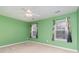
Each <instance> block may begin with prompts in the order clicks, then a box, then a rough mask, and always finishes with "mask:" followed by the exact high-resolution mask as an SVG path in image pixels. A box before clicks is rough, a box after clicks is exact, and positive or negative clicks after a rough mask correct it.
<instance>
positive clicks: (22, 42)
mask: <svg viewBox="0 0 79 59" xmlns="http://www.w3.org/2000/svg"><path fill="white" fill-rule="evenodd" d="M25 42H26V41H23V42H17V43H13V44H8V45H3V46H0V48H3V47H8V46H12V45H16V44H21V43H25Z"/></svg>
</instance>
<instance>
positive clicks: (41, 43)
mask: <svg viewBox="0 0 79 59" xmlns="http://www.w3.org/2000/svg"><path fill="white" fill-rule="evenodd" d="M30 42H34V43H38V44H43V45H47V46H51V47H55V48H60V49H64V50H69V51H73V52H78V50H75V49H70V48H64V47H60V46H56V45H51V44H46V43H40V42H37V41H30Z"/></svg>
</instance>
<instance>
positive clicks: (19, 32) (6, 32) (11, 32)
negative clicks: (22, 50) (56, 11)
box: [0, 11, 79, 50]
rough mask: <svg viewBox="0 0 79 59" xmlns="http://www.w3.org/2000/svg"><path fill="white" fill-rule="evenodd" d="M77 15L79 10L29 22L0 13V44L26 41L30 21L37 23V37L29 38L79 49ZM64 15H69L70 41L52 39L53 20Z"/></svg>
mask: <svg viewBox="0 0 79 59" xmlns="http://www.w3.org/2000/svg"><path fill="white" fill-rule="evenodd" d="M78 15H79V11H77V12H73V13H69V14H65V15H62V16H56V17H49V18H47V19H43V20H39V21H35V22H30V23H28V22H23V21H19V20H16V19H13V18H9V17H5V16H1V15H0V46H1V45H7V44H12V43H17V42H22V41H26V40H27V39H28V38H29V37H30V25H31V24H32V23H37V24H38V38H37V39H30V40H34V41H38V42H42V43H47V44H51V45H56V46H61V47H65V48H70V49H75V50H77V49H78V50H79V46H78V45H79V43H78V42H79V40H77V38H78V35H77V34H79V32H78V33H77V26H78V25H77V23H78V20H77V17H78ZM64 17H70V20H71V31H72V43H67V42H64V41H56V40H52V33H53V31H52V27H53V20H55V19H62V18H64Z"/></svg>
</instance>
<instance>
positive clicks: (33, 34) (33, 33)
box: [31, 24, 37, 38]
mask: <svg viewBox="0 0 79 59" xmlns="http://www.w3.org/2000/svg"><path fill="white" fill-rule="evenodd" d="M31 38H37V24H32V25H31Z"/></svg>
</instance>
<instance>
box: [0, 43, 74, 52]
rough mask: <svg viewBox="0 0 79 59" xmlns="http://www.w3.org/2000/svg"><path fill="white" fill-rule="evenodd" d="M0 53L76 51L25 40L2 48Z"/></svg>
mask: <svg viewBox="0 0 79 59" xmlns="http://www.w3.org/2000/svg"><path fill="white" fill-rule="evenodd" d="M0 53H74V52H73V51H68V50H64V49H59V48H55V47H50V46H47V45H42V44H38V43H30V42H28V43H27V42H25V43H21V44H16V45H12V46H8V47H3V48H0Z"/></svg>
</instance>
